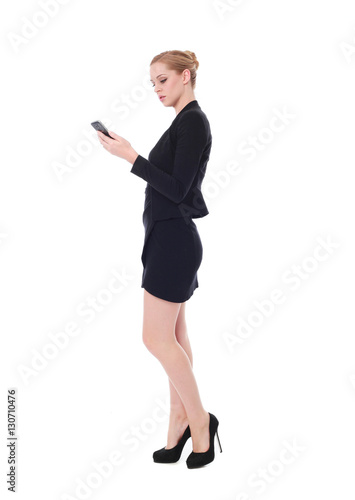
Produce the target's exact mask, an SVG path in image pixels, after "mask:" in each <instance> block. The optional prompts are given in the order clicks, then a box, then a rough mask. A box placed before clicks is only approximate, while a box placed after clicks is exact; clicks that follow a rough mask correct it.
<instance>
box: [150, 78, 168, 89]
mask: <svg viewBox="0 0 355 500" xmlns="http://www.w3.org/2000/svg"><path fill="white" fill-rule="evenodd" d="M166 80H167V79H166V78H165V79H164V80H160V83H165V82H166ZM152 87H155V83H152Z"/></svg>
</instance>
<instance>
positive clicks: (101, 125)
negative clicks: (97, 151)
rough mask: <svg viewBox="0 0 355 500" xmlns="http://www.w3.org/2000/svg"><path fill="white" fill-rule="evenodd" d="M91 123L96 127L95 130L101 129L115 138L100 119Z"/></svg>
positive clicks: (108, 135)
mask: <svg viewBox="0 0 355 500" xmlns="http://www.w3.org/2000/svg"><path fill="white" fill-rule="evenodd" d="M91 125H92V126H93V127H94V129H95V130H100V132H102V133H103V134H105V135H107V137H110V138H111V139H113V137H111V136H110V134H109V133H108V130H107V128H106V127H105V125H104V124H103V123H101V122H100V121H99V120H97V121H96V122H92V123H91Z"/></svg>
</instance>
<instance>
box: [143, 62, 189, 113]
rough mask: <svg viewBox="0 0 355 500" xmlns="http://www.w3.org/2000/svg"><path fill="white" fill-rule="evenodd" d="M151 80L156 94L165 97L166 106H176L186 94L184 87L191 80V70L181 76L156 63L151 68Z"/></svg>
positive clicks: (163, 100)
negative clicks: (184, 93)
mask: <svg viewBox="0 0 355 500" xmlns="http://www.w3.org/2000/svg"><path fill="white" fill-rule="evenodd" d="M150 78H151V82H152V85H153V86H154V92H156V93H157V95H158V97H159V98H160V97H163V96H164V99H162V100H161V102H162V103H163V104H164V105H165V106H174V105H175V103H176V102H177V101H178V100H179V99H180V97H181V95H182V93H183V92H184V90H185V89H184V87H185V86H186V84H187V82H188V81H189V80H190V72H189V70H185V71H183V72H182V74H181V75H179V74H178V73H177V72H176V71H175V70H171V69H168V68H167V67H166V65H165V64H164V63H159V62H156V63H154V64H152V65H151V66H150Z"/></svg>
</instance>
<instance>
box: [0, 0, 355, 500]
mask: <svg viewBox="0 0 355 500" xmlns="http://www.w3.org/2000/svg"><path fill="white" fill-rule="evenodd" d="M49 4H51V5H50V6H51V8H52V14H51V16H49V18H48V16H47V18H46V15H45V14H43V13H45V10H46V8H47V10H48V8H49V7H48V6H49ZM53 5H54V4H53V2H52V1H51V2H49V0H48V1H47V2H42V4H41V3H40V2H37V1H23V0H22V1H17V2H12V3H9V2H7V3H6V4H4V5H2V7H1V19H2V22H1V35H2V37H1V61H2V64H1V66H2V77H1V110H2V113H1V114H2V119H1V139H2V146H1V179H0V304H1V324H0V329H1V384H2V387H1V393H0V394H1V398H0V399H1V404H0V409H1V411H0V427H1V429H0V431H1V436H2V437H1V443H0V447H1V450H0V457H1V467H0V469H1V478H0V482H1V492H2V493H1V494H3V493H6V494H7V495H8V498H13V497H12V496H11V494H10V493H8V492H7V484H6V472H7V471H8V464H7V447H6V444H7V440H6V437H7V435H6V430H7V390H8V389H9V388H12V387H16V388H17V405H18V406H17V434H18V441H17V458H18V463H17V473H18V483H17V498H18V499H21V500H22V499H26V500H27V499H28V498H36V499H37V500H42V499H43V500H44V499H45V500H49V499H56V500H57V499H58V500H68V499H73V498H77V499H79V498H90V499H91V498H92V499H100V500H105V499H110V500H111V499H113V498H125V499H128V498H149V499H151V498H152V499H153V498H154V499H165V498H171V499H181V498H187V499H193V498H204V499H211V500H212V499H213V500H216V499H218V500H247V499H248V500H249V499H255V498H259V497H260V498H264V499H267V498H272V499H273V500H276V499H285V498H287V499H288V500H291V499H300V498H344V499H347V498H353V497H354V489H355V487H354V483H353V479H352V478H353V471H354V445H355V443H354V432H353V430H354V421H355V420H354V416H355V415H354V413H355V358H354V344H355V342H354V319H353V303H354V292H353V283H354V250H355V245H354V243H355V242H354V232H353V225H354V223H353V213H354V201H353V200H354V196H353V190H354V188H353V186H354V184H353V179H354V177H353V169H354V156H355V152H354V128H355V127H354V116H355V99H354V88H355V6H354V2H353V1H351V0H338V1H337V2H330V1H326V2H323V1H320V0H318V1H315V0H313V1H309V0H300V1H298V2H291V1H285V0H271V1H269V2H262V1H260V0H259V1H258V0H245V1H231V0H230V1H227V0H224V1H220V2H218V3H217V2H213V1H202V0H194V1H186V0H180V1H179V2H167V1H160V0H157V1H155V2H144V1H141V0H140V1H133V2H114V1H112V0H101V1H100V2H98V1H96V2H94V1H84V0H72V1H69V2H68V1H67V2H61V4H60V5H59V3H57V4H56V5H57V9H56V12H55V11H54V6H53ZM44 6H47V7H44ZM41 13H42V14H41ZM33 21H36V23H37V25H38V24H40V23H42V25H43V26H42V27H41V28H36V27H35V26H33V25H32V32H31V29H30V27H29V25H30V24H32V22H33ZM23 33H26V34H27V35H26V36H27V40H26V39H25V38H24V37H23ZM16 37H17V43H15V42H14V39H15V38H16ZM20 37H23V38H22V41H21V39H20ZM172 49H180V50H192V51H193V52H195V53H196V56H197V58H198V60H199V62H200V68H199V69H198V74H197V86H196V90H195V96H196V99H197V100H198V102H199V104H200V106H201V108H202V109H203V111H204V112H205V113H206V115H207V117H208V119H209V122H210V126H211V131H212V137H213V146H212V151H211V156H210V161H209V164H208V169H207V174H206V177H205V181H204V185H203V192H204V195H205V199H206V203H207V205H208V208H209V212H210V213H209V215H208V216H207V217H204V218H202V219H199V220H198V219H196V220H195V222H196V225H197V227H198V230H199V233H200V236H201V239H202V242H203V248H204V256H203V262H202V265H201V267H200V269H199V272H198V277H199V285H200V286H199V288H198V289H197V290H196V291H195V293H194V295H193V296H192V297H191V299H190V300H189V301H188V302H187V306H186V314H187V325H188V331H189V335H190V341H191V344H192V349H193V353H194V371H195V375H196V378H197V381H198V384H199V388H200V393H201V397H202V400H203V403H204V406H205V409H206V410H207V411H210V412H212V413H213V414H215V415H216V416H217V418H218V419H219V422H220V426H219V436H220V439H221V444H222V448H223V453H219V449H218V446H217V441H216V446H217V447H216V459H215V460H214V462H213V463H212V464H210V465H209V466H207V467H205V468H203V469H199V470H188V469H187V468H186V464H185V460H186V457H187V455H188V454H189V453H190V451H191V449H192V448H191V446H192V445H191V440H189V442H188V445H187V446H186V447H185V450H184V452H183V456H182V458H181V460H180V462H178V463H177V464H174V465H162V464H155V463H154V462H153V460H152V453H153V451H154V450H156V449H158V448H161V447H162V446H164V445H165V444H166V435H167V426H168V399H167V398H168V395H169V392H168V379H167V377H166V374H165V372H164V370H163V368H162V366H161V365H160V363H159V362H158V360H157V359H156V358H154V357H153V356H152V355H151V354H150V353H149V352H148V350H147V349H146V348H145V346H144V344H143V343H142V340H141V334H142V318H143V289H142V288H141V287H140V285H141V277H142V271H143V267H142V263H141V260H140V258H141V251H142V245H143V238H144V228H143V224H142V212H143V203H144V189H145V185H146V183H145V182H144V181H143V180H142V179H140V178H138V177H137V176H135V175H133V174H131V173H130V168H131V165H130V164H129V163H128V162H127V161H125V160H122V159H119V158H118V157H116V156H112V155H110V154H109V153H108V152H106V151H105V150H104V149H103V148H102V146H101V145H100V144H99V142H98V140H97V139H96V134H95V133H94V134H93V133H92V130H93V129H92V127H91V126H90V123H91V122H92V121H94V120H97V119H99V120H102V121H103V122H104V123H106V124H107V125H108V126H109V129H111V130H113V131H115V132H116V133H117V134H119V135H121V136H123V137H124V138H126V139H127V140H129V141H130V142H131V144H132V146H133V148H134V149H135V150H136V151H137V152H138V153H139V154H141V155H142V156H144V157H147V156H148V154H149V151H150V149H152V147H153V146H154V145H155V143H156V142H157V140H158V139H159V138H160V136H161V135H162V133H163V132H164V131H165V130H166V129H167V128H168V127H169V126H170V123H171V121H172V120H173V119H174V117H175V112H174V109H173V108H165V107H164V105H163V104H161V103H159V101H158V100H157V98H156V95H155V94H154V92H153V88H152V87H150V86H149V85H147V82H148V80H149V64H150V61H151V60H152V58H153V57H154V56H155V55H156V54H159V53H160V52H163V51H165V50H172ZM125 99H126V100H127V99H128V101H129V103H128V104H126V105H125V106H126V108H125V109H126V111H127V112H126V114H125V115H124V116H123V115H122V113H121V112H119V109H120V106H121V107H122V106H123V105H124V104H123V101H124V100H125ZM121 109H122V108H121ZM277 113H278V114H286V115H288V116H289V119H288V121H284V122H283V121H281V120H280V119H278V120H277V121H276V122H275V119H274V118H273V117H275V116H276V114H277ZM274 122H275V123H276V124H277V126H278V127H280V130H278V131H273V130H272V128H271V126H272V124H273V123H274ZM90 134H91V137H93V139H92V143H91V146H90V142H88V140H87V136H88V135H90ZM251 137H254V138H255V139H256V140H257V144H258V148H257V149H256V148H255V147H254V148H253V149H254V153H255V154H254V155H253V156H251V154H246V149H245V144H246V142H247V141H248V140H249V139H250V138H251ZM83 141H84V142H83ZM85 141H86V142H85ZM85 144H86V149H85ZM88 145H89V147H88ZM69 151H71V152H72V151H77V152H78V151H79V152H81V154H79V156H77V162H76V165H75V166H71V167H69V166H68V165H66V162H67V159H68V155H69V153H68V152H69ZM59 164H61V165H62V167H63V166H64V167H65V166H66V170H64V173H63V172H62V175H61V176H58V165H59ZM231 164H234V165H235V166H236V165H239V170H238V173H237V174H236V175H231V174H230V173H229V174H228V168H229V167H230V165H231ZM222 181H223V182H222ZM320 241H323V242H324V241H328V242H332V245H333V249H332V250H329V251H326V250H325V249H323V250H322V251H321V252H318V250H317V247H318V248H319V244H320V243H319V242H320ZM320 256H322V260H320V259H319V257H320ZM317 257H318V259H317ZM295 266H299V269H300V272H301V273H302V274H301V276H302V277H300V278H299V279H298V285H299V286H298V288H297V289H293V288H292V287H291V282H290V281H287V280H285V278H286V277H289V278H290V277H292V276H295V274H294V273H295V272H296V267H295ZM112 270H116V272H117V273H118V274H121V275H122V274H126V275H127V276H128V277H129V279H128V280H127V281H126V283H124V284H123V286H122V290H121V291H120V292H119V293H116V294H115V295H113V296H111V297H109V296H107V294H106V295H105V289H107V286H108V284H109V282H110V280H111V279H112V278H113V274H112ZM294 282H296V281H294ZM116 283H117V282H116ZM274 289H279V290H281V292H279V293H282V294H283V296H284V301H283V303H282V304H276V305H274V306H273V310H271V309H269V310H270V312H271V314H269V315H268V316H266V314H264V315H263V314H262V313H261V312H259V313H258V315H257V314H256V311H258V309H257V306H256V303H255V301H258V303H259V304H260V303H263V304H264V305H265V301H266V300H269V299H270V296H271V295H272V293H273V290H274ZM90 297H94V298H99V299H100V300H103V299H104V298H106V299H107V303H106V304H105V305H104V306H102V310H101V311H100V312H96V313H95V315H93V317H92V318H91V321H89V322H88V321H87V319H88V317H87V316H82V315H80V313H79V311H80V307H82V306H83V304H84V305H85V304H86V306H85V307H88V305H87V301H88V300H89V298H90ZM263 301H264V302H263ZM265 311H266V309H265ZM248 318H249V320H250V322H252V321H253V318H254V320H255V318H256V319H257V320H258V321H259V324H258V326H254V327H253V328H252V329H249V335H248V336H246V338H244V339H243V338H242V337H241V336H240V335H239V333H238V326H239V325H240V322H241V321H242V320H244V321H249V320H248ZM70 322H74V323H75V324H76V326H77V328H80V330H77V335H76V336H70V337H68V336H67V345H66V346H65V347H63V348H61V349H57V352H55V351H53V349H52V350H51V351H50V347H51V345H52V346H53V345H54V344H53V340H52V339H53V338H54V337H55V336H57V338H62V339H63V338H64V336H65V334H64V333H63V332H65V329H66V328H69V326H68V325H69V323H70ZM60 334H61V335H60ZM50 344H51V345H50ZM48 353H51V354H52V359H49V357H48V356H49V354H48ZM25 369H27V370H32V372H28V374H27V375H24V370H25ZM164 404H165V410H164ZM166 404H167V406H166ZM135 428H136V429H137V428H139V432H140V434H139V437H136V438H134V439H132V436H133V433H134V432H135V430H134V429H135ZM125 437H126V440H124V438H125ZM286 442H287V443H289V444H290V445H292V443H294V445H295V444H296V449H297V448H298V450H299V451H297V452H295V453H294V455H291V454H290V453H289V452H288V453H287V454H286V455H285V453H286V451H285V449H286V448H285V447H287V444H285V443H286ZM134 443H135V444H136V445H135V446H134ZM115 450H116V451H117V453H121V456H122V462H121V463H120V464H119V465H113V466H112V469H111V471H110V470H108V469H107V471H108V472H107V474H106V476H105V475H104V474H101V475H99V474H98V473H97V469H96V468H95V465H94V464H95V463H96V464H98V463H102V462H105V461H106V462H108V461H109V460H110V457H111V453H112V452H113V451H115ZM286 456H287V459H288V461H287V462H288V463H282V461H280V459H282V457H286ZM283 460H284V462H285V459H283ZM263 470H266V471H267V474H268V478H269V479H268V480H266V479H262V476H261V475H262V474H263V472H262V471H263ZM95 473H96V476H95ZM95 478H96V480H97V481H98V483H96V484H95V485H94V482H93V481H94V480H95ZM256 478H259V482H257V481H256ZM88 484H91V487H88V486H86V488H85V487H84V486H83V485H88ZM79 485H81V486H80V488H79ZM6 498H7V496H6Z"/></svg>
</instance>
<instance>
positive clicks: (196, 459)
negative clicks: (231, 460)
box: [186, 413, 222, 469]
mask: <svg viewBox="0 0 355 500" xmlns="http://www.w3.org/2000/svg"><path fill="white" fill-rule="evenodd" d="M209 415H210V426H209V427H210V447H209V448H208V450H207V451H204V452H201V453H199V452H194V451H193V452H191V453H190V455H189V456H188V457H187V460H186V465H187V467H188V469H197V468H199V467H203V466H204V465H207V464H209V463H211V462H213V460H214V456H215V455H214V436H215V434H216V435H217V439H218V444H219V449H220V451H221V453H222V447H221V442H220V440H219V436H218V431H217V428H218V425H219V422H218V420H217V418H216V417H215V416H214V415H212V413H210V414H209Z"/></svg>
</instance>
